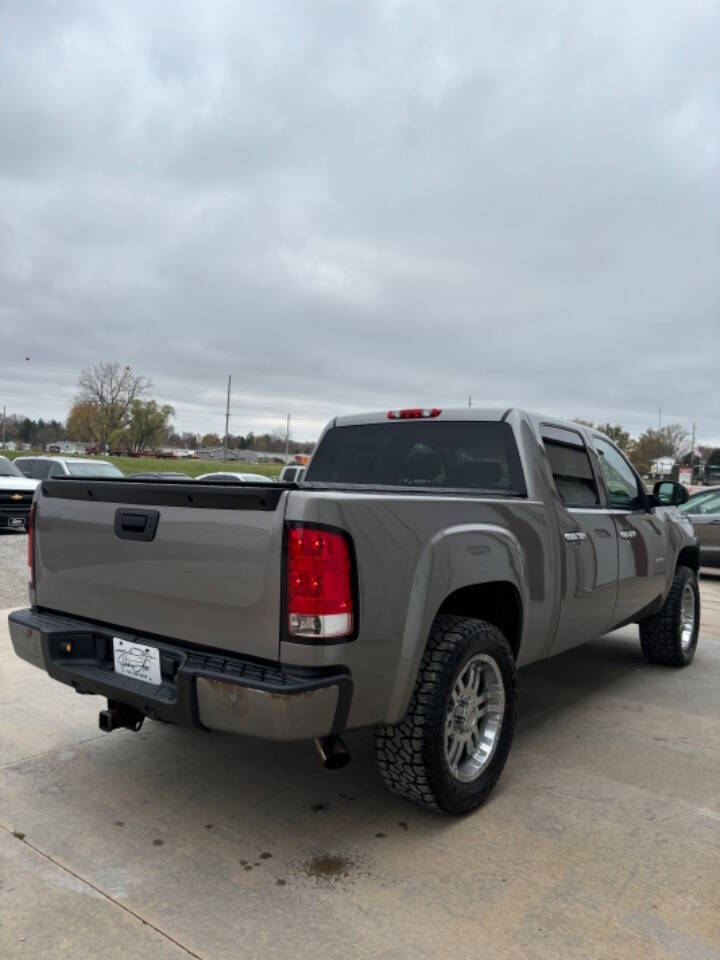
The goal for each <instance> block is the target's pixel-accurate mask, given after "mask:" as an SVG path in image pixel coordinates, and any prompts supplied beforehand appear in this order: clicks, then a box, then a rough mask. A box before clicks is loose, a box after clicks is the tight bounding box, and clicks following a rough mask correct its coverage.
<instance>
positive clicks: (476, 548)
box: [384, 523, 528, 724]
mask: <svg viewBox="0 0 720 960" xmlns="http://www.w3.org/2000/svg"><path fill="white" fill-rule="evenodd" d="M496 581H505V582H508V583H510V584H511V585H512V586H514V587H515V589H516V590H517V593H518V596H519V597H520V603H521V607H522V610H524V611H526V610H527V609H528V587H527V584H528V572H527V562H526V558H525V553H524V551H523V549H522V547H521V545H520V542H519V540H518V539H517V537H515V536H514V534H513V533H512V532H511V531H509V530H508V529H506V528H505V527H500V526H497V525H495V524H485V523H483V524H458V525H456V526H452V527H447V528H446V529H444V530H441V531H439V532H438V533H437V534H435V536H434V537H432V538H431V539H430V540H429V541H428V542H427V544H426V545H425V547H424V548H423V551H422V553H421V554H420V557H419V559H418V563H417V566H416V568H415V572H414V575H413V582H412V588H411V591H410V600H409V603H408V609H407V615H406V617H405V629H404V631H403V636H402V643H401V645H400V650H399V653H398V657H397V660H396V663H395V674H394V676H395V680H394V683H393V687H392V690H391V693H390V697H389V698H388V702H387V706H386V711H385V717H384V722H385V723H387V724H394V723H398V722H399V721H400V720H401V719H402V717H403V716H404V715H405V711H406V710H407V707H408V704H409V702H410V697H411V696H412V692H413V689H414V687H415V680H416V678H417V674H418V670H419V668H420V662H421V660H422V657H423V654H424V653H425V647H426V644H427V638H428V635H429V633H430V627H431V625H432V622H433V620H434V619H435V617H436V616H437V612H438V610H439V609H440V607H441V606H442V604H443V602H444V601H445V599H446V598H447V597H449V596H450V594H452V593H454V592H455V591H456V590H460V589H462V588H463V587H471V586H476V585H482V584H483V583H492V582H496ZM523 620H524V618H523ZM523 630H524V627H523ZM520 645H522V638H521V640H520Z"/></svg>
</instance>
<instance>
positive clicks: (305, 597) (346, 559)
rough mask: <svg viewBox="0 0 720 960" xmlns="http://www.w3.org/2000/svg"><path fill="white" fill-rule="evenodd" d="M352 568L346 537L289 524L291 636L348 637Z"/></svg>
mask: <svg viewBox="0 0 720 960" xmlns="http://www.w3.org/2000/svg"><path fill="white" fill-rule="evenodd" d="M352 584H353V569H352V560H351V557H350V548H349V545H348V541H347V538H346V537H345V536H344V535H343V534H341V533H335V532H333V531H331V530H321V529H317V528H316V527H290V528H289V529H288V551H287V594H286V596H287V618H288V619H287V623H288V632H289V634H290V636H291V637H293V636H295V637H308V638H312V637H316V638H318V639H324V638H329V637H348V636H350V635H351V634H352V632H353V627H354V619H353V617H354V610H353V589H352Z"/></svg>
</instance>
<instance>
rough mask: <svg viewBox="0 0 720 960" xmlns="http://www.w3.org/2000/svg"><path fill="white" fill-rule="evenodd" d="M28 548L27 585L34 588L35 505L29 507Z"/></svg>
mask: <svg viewBox="0 0 720 960" xmlns="http://www.w3.org/2000/svg"><path fill="white" fill-rule="evenodd" d="M27 538H28V541H27V547H28V583H29V584H30V586H31V587H34V586H35V504H34V503H33V505H32V506H31V507H30V516H29V517H28V530H27Z"/></svg>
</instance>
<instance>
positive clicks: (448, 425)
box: [305, 420, 525, 496]
mask: <svg viewBox="0 0 720 960" xmlns="http://www.w3.org/2000/svg"><path fill="white" fill-rule="evenodd" d="M305 479H306V480H307V481H308V482H309V483H312V482H313V481H315V482H322V483H358V484H365V485H370V486H389V487H406V488H408V487H409V488H412V487H445V488H448V487H449V488H456V489H457V488H459V489H468V488H470V489H473V490H482V491H489V492H497V493H503V494H509V495H513V496H524V495H525V484H524V481H523V475H522V469H521V466H520V457H519V455H518V451H517V445H516V443H515V437H514V436H513V432H512V429H511V427H510V426H509V425H508V424H507V423H497V422H488V421H478V420H475V421H473V420H465V421H447V420H445V421H443V420H433V421H429V420H413V421H409V422H408V421H398V422H396V423H368V424H358V425H356V426H348V427H333V428H332V429H330V430H328V432H327V433H326V434H325V436H324V437H323V440H322V442H321V443H320V446H319V447H318V449H317V451H316V453H315V455H314V456H313V459H312V461H311V463H310V466H309V467H308V470H307V473H306V475H305Z"/></svg>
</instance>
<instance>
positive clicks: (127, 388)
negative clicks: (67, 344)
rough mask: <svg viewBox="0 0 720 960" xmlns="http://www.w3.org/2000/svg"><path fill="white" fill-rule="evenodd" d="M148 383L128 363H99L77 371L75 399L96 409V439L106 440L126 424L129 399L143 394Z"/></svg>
mask: <svg viewBox="0 0 720 960" xmlns="http://www.w3.org/2000/svg"><path fill="white" fill-rule="evenodd" d="M150 387H151V383H150V381H149V380H148V379H147V377H140V376H137V375H136V374H134V373H133V371H132V368H131V367H127V366H122V365H121V364H119V363H98V364H96V365H95V366H94V367H88V368H87V369H85V370H83V372H82V373H81V374H80V376H79V378H78V392H77V394H76V396H75V402H76V404H77V403H82V404H89V405H91V406H92V407H94V408H95V409H96V411H97V423H98V433H99V436H98V440H99V441H100V442H101V443H108V442H109V441H110V439H111V438H112V436H113V434H115V433H117V431H119V430H122V429H123V428H124V427H126V426H127V424H128V422H129V420H130V407H131V404H132V402H133V401H134V400H139V399H140V398H141V397H142V396H144V395H145V394H146V393H147V392H148V390H149V389H150Z"/></svg>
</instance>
